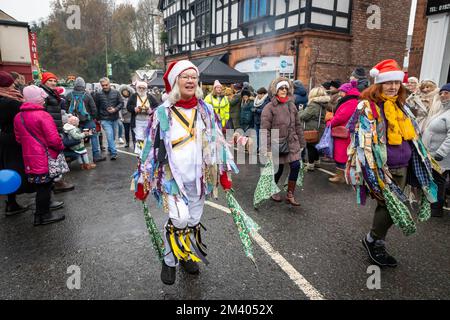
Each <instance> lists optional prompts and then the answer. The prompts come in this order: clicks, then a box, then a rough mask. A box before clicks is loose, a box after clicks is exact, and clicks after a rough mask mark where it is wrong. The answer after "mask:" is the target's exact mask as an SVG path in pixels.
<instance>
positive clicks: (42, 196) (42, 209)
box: [36, 181, 53, 214]
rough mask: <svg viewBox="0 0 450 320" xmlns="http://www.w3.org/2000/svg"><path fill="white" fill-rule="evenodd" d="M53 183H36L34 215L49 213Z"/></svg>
mask: <svg viewBox="0 0 450 320" xmlns="http://www.w3.org/2000/svg"><path fill="white" fill-rule="evenodd" d="M52 185H53V181H50V182H48V183H36V213H37V214H45V213H49V212H50V200H51V191H52Z"/></svg>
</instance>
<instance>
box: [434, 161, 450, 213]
mask: <svg viewBox="0 0 450 320" xmlns="http://www.w3.org/2000/svg"><path fill="white" fill-rule="evenodd" d="M449 172H450V171H448V170H447V171H444V173H442V175H441V174H439V173H438V172H437V171H434V170H433V179H434V182H436V184H437V187H438V192H437V200H438V201H437V202H435V203H432V204H431V208H435V209H442V208H443V207H444V205H445V184H446V181H447V176H448V174H449Z"/></svg>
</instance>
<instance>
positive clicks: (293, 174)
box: [275, 160, 300, 183]
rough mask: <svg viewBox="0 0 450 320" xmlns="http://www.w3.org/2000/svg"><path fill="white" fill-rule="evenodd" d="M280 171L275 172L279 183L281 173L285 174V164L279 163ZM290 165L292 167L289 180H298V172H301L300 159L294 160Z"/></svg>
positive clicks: (276, 180)
mask: <svg viewBox="0 0 450 320" xmlns="http://www.w3.org/2000/svg"><path fill="white" fill-rule="evenodd" d="M278 166H279V167H278V171H277V173H275V182H276V183H278V181H280V178H281V175H282V174H283V169H284V164H281V163H280V164H279V165H278ZM289 167H290V168H291V172H289V181H297V178H298V173H299V172H300V161H299V160H297V161H294V162H291V163H289Z"/></svg>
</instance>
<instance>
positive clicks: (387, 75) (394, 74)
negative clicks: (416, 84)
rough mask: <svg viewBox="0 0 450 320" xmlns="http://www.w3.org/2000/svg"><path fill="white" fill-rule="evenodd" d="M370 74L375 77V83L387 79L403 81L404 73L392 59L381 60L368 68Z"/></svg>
mask: <svg viewBox="0 0 450 320" xmlns="http://www.w3.org/2000/svg"><path fill="white" fill-rule="evenodd" d="M370 76H371V77H373V78H375V83H383V82H388V81H403V78H404V76H405V73H404V72H403V71H402V70H401V69H400V67H399V66H398V63H397V61H395V60H393V59H388V60H383V61H381V62H379V63H378V64H377V65H376V66H375V67H373V68H372V70H370Z"/></svg>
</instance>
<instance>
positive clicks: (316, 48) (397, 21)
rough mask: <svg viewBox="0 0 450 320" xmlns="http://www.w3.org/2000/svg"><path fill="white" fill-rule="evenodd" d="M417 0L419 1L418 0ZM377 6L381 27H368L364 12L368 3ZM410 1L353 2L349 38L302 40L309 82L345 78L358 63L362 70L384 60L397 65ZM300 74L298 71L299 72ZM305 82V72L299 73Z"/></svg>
mask: <svg viewBox="0 0 450 320" xmlns="http://www.w3.org/2000/svg"><path fill="white" fill-rule="evenodd" d="M419 1H420V0H419ZM373 4H374V5H377V6H379V7H380V9H381V28H380V29H368V28H367V19H368V18H369V17H370V15H371V14H367V8H368V7H369V6H370V5H373ZM410 8H411V0H397V1H391V0H380V1H375V0H370V1H365V0H361V1H353V11H352V24H351V38H350V39H349V40H348V41H347V40H345V39H336V40H332V39H326V40H325V39H321V38H320V37H316V38H310V39H305V41H304V43H305V48H304V49H305V50H307V51H309V52H307V53H305V55H306V56H305V57H303V58H306V59H308V63H307V65H309V66H310V67H311V70H312V75H311V76H312V79H311V80H312V84H313V86H316V85H318V84H320V83H323V82H324V81H326V80H330V79H340V80H342V81H347V80H348V78H349V76H350V74H351V72H352V70H353V69H354V68H356V67H358V66H362V67H364V68H365V69H366V72H369V70H370V69H371V68H372V67H373V66H374V65H375V64H377V63H378V62H380V61H381V60H384V59H395V60H396V61H397V62H398V63H399V65H400V67H401V66H402V65H403V58H404V55H405V48H406V36H407V32H408V21H409V12H410ZM300 74H302V72H301V73H300ZM303 74H305V78H303V77H302V78H301V80H302V81H308V79H309V72H307V71H306V72H305V71H304V72H303Z"/></svg>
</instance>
